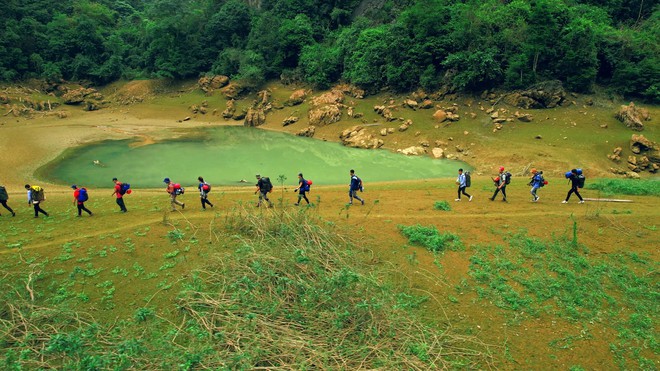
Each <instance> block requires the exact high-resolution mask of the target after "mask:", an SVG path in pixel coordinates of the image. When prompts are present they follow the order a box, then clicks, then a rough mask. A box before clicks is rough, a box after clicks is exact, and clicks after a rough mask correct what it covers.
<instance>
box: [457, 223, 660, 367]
mask: <svg viewBox="0 0 660 371" xmlns="http://www.w3.org/2000/svg"><path fill="white" fill-rule="evenodd" d="M622 247H623V248H624V249H625V246H622ZM470 263H471V265H470V272H469V274H470V276H472V277H473V279H474V280H475V284H474V286H472V289H473V290H474V291H475V292H476V293H477V294H478V296H479V297H480V298H481V299H483V300H488V301H491V302H492V303H494V304H495V305H496V306H498V307H500V308H503V309H506V310H509V311H512V312H513V318H512V322H519V321H524V320H525V319H527V318H528V317H530V316H531V317H540V316H542V315H544V314H550V315H553V316H555V317H557V318H563V319H564V320H566V321H569V322H573V323H579V324H581V325H582V328H583V329H582V331H579V332H578V333H576V334H572V335H568V336H565V337H563V338H560V339H553V340H551V341H550V342H549V344H548V345H549V346H550V347H553V348H558V349H566V348H571V347H572V343H574V342H576V341H581V340H588V339H591V338H593V335H592V334H591V330H592V329H593V326H594V325H596V326H598V327H600V326H606V327H608V328H610V329H611V330H613V331H616V332H617V333H618V336H617V341H616V342H615V343H612V344H610V349H611V351H612V352H613V353H614V356H615V360H616V362H617V364H618V365H619V367H621V368H622V369H631V368H638V369H653V368H654V361H653V360H652V359H653V358H654V357H657V354H658V352H660V343H659V342H658V339H657V332H655V331H653V325H652V323H653V319H654V318H658V315H659V314H660V304H659V303H660V301H659V300H658V299H660V297H659V294H658V282H657V279H656V278H657V273H658V271H657V269H658V266H657V263H654V262H653V259H651V258H650V257H648V256H639V255H637V254H634V253H621V254H615V255H611V256H601V255H598V256H592V255H590V254H589V251H588V250H587V249H586V247H584V246H582V245H576V244H575V243H574V240H573V241H572V240H569V239H566V238H562V239H556V240H553V241H550V242H545V241H542V240H538V239H534V238H530V237H527V236H526V233H525V232H521V233H519V234H515V235H512V236H509V237H508V246H477V247H476V252H475V253H474V255H473V256H472V257H471V258H470ZM462 290H463V288H461V291H462Z"/></svg>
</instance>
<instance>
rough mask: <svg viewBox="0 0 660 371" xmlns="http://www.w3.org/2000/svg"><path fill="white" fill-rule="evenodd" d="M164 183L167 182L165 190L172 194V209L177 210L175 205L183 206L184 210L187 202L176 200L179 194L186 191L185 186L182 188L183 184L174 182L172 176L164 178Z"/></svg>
mask: <svg viewBox="0 0 660 371" xmlns="http://www.w3.org/2000/svg"><path fill="white" fill-rule="evenodd" d="M163 183H165V184H167V188H166V189H165V191H166V192H167V193H169V195H170V205H171V206H172V211H176V208H175V207H174V205H179V206H181V209H182V210H183V209H185V208H186V204H185V203H183V202H181V201H177V200H176V198H177V196H178V195H182V194H183V192H184V191H183V188H181V185H180V184H178V183H173V182H172V181H171V180H170V178H165V179H163Z"/></svg>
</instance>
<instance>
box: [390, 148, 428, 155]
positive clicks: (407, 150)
mask: <svg viewBox="0 0 660 371" xmlns="http://www.w3.org/2000/svg"><path fill="white" fill-rule="evenodd" d="M396 151H397V152H399V153H402V154H404V155H406V156H419V155H423V154H425V153H426V149H424V147H419V146H412V147H408V148H404V149H397V150H396Z"/></svg>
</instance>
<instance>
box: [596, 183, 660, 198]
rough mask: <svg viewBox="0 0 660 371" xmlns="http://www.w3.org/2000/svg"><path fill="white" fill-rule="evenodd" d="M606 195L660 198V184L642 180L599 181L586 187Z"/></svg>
mask: <svg viewBox="0 0 660 371" xmlns="http://www.w3.org/2000/svg"><path fill="white" fill-rule="evenodd" d="M586 188H587V189H595V190H599V191H602V192H603V193H604V194H605V195H634V196H660V182H659V181H657V180H640V179H599V180H597V181H595V182H593V183H589V184H587V186H586Z"/></svg>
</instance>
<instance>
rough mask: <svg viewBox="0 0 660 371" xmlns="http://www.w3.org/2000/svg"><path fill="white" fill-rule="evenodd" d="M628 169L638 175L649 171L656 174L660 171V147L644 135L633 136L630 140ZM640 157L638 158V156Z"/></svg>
mask: <svg viewBox="0 0 660 371" xmlns="http://www.w3.org/2000/svg"><path fill="white" fill-rule="evenodd" d="M630 150H631V151H632V153H633V155H630V156H628V168H629V169H630V170H632V171H634V172H636V173H639V172H642V171H645V170H648V171H650V172H651V173H656V172H658V170H659V169H660V147H659V146H658V145H657V144H656V143H654V142H651V141H650V140H648V139H646V138H645V137H644V136H643V135H637V134H633V135H632V137H631V139H630ZM637 155H638V156H637Z"/></svg>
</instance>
